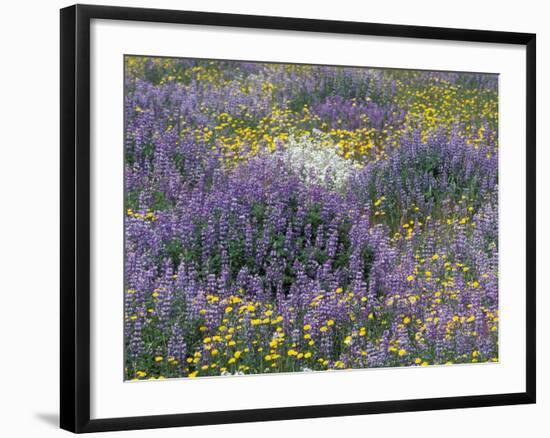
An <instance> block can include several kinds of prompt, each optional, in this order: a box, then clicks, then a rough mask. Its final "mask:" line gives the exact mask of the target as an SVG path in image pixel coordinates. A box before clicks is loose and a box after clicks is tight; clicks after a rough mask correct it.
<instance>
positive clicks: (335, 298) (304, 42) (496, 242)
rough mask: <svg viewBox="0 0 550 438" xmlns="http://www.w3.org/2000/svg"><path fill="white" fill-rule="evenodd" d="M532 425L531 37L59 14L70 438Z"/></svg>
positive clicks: (97, 11) (64, 373)
mask: <svg viewBox="0 0 550 438" xmlns="http://www.w3.org/2000/svg"><path fill="white" fill-rule="evenodd" d="M534 402H535V35H533V34H524V33H511V32H496V31H480V30H462V29H444V28H427V27H418V26H401V25H388V24H371V23H358V22H336V21H325V20H310V19H301V18H282V17H261V16H246V15H231V14H218V13H203V12H184V11H169V10H154V9H137V8H136V9H134V8H117V7H104V6H83V5H76V6H71V7H69V8H65V9H62V10H61V427H62V428H64V429H67V430H70V431H73V432H95V431H109V430H124V429H140V428H155V427H169V426H189V425H201V424H219V423H229V422H246V421H268V420H279V419H295V418H312V417H326V416H344V415H360V414H371V413H382V412H386V413H387V412H403V411H420V410H432V409H449V408H464V407H479V406H496V405H511V404H522V403H534Z"/></svg>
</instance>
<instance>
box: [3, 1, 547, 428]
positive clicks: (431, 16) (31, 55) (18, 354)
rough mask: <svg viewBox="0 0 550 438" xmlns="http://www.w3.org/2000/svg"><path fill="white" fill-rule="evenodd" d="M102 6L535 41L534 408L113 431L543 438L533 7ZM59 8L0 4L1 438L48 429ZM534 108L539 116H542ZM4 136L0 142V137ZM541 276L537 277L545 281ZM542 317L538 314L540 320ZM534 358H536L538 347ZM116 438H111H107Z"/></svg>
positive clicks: (54, 376)
mask: <svg viewBox="0 0 550 438" xmlns="http://www.w3.org/2000/svg"><path fill="white" fill-rule="evenodd" d="M101 3H102V4H112V5H120V6H141V7H158V8H171V9H188V10H204V11H219V12H233V13H243V14H260V15H281V16H300V17H309V18H322V19H339V20H356V21H370V22H380V23H396V24H418V25H428V26H445V27H465V28H474V29H476V28H477V29H493V30H506V31H520V32H535V33H537V38H538V41H537V44H538V71H537V75H538V78H539V79H538V84H537V87H538V105H537V106H538V125H539V126H538V139H537V140H538V145H539V147H538V166H537V167H538V182H537V184H538V195H537V199H538V206H539V207H538V224H539V225H538V262H537V265H538V266H537V269H538V271H539V276H538V305H539V306H538V317H539V324H538V351H539V373H538V382H539V385H538V390H539V397H538V398H539V403H538V404H537V405H534V406H533V405H530V406H515V407H498V408H482V409H466V410H455V411H439V412H423V413H406V414H391V415H371V416H363V417H346V418H336V419H334V418H332V419H316V420H300V421H284V422H271V423H254V424H242V425H223V426H208V427H200V428H188V429H185V430H182V429H168V430H157V431H138V432H124V433H122V434H123V435H124V436H143V437H145V436H155V437H172V436H173V437H175V436H181V435H182V434H183V433H185V434H186V436H188V437H195V436H196V437H198V436H200V437H201V438H202V437H204V438H207V437H214V436H219V435H220V434H223V435H226V436H236V435H239V436H240V437H243V438H244V437H253V436H254V437H255V436H262V437H271V436H284V435H288V436H315V437H319V438H321V437H334V436H338V435H343V436H345V435H348V434H350V435H352V436H383V437H385V438H386V437H388V438H389V437H405V436H421V437H423V438H429V437H446V438H447V437H448V438H451V437H464V436H471V437H477V436H491V437H499V438H500V437H508V436H510V437H512V436H545V435H546V434H548V431H549V430H550V419H549V418H550V415H549V414H550V402H549V401H547V395H548V394H550V379H545V370H544V368H545V367H547V366H548V361H547V359H548V353H549V349H548V347H547V345H546V344H545V341H546V339H549V338H550V337H549V336H548V335H549V333H548V331H549V330H550V324H549V323H548V322H547V321H544V315H545V310H547V307H548V301H546V300H544V297H543V295H544V291H545V289H546V288H547V287H548V284H549V280H548V279H547V276H545V273H546V272H545V271H546V269H548V268H547V265H548V261H549V260H550V256H548V255H545V254H544V253H543V252H544V251H543V249H544V247H546V246H548V244H550V234H549V233H548V232H545V226H544V225H545V219H546V220H549V218H548V215H549V214H550V211H549V209H548V206H547V205H544V204H543V201H544V199H545V194H548V193H550V187H549V186H550V175H548V174H547V175H543V172H544V171H545V170H546V168H547V167H548V166H549V165H550V154H548V153H545V151H544V148H543V145H544V144H545V140H546V139H547V138H548V135H547V133H548V131H547V124H545V123H544V121H545V120H547V118H548V117H549V114H548V105H547V104H546V103H547V102H549V101H550V87H549V86H548V85H546V86H545V81H544V78H545V75H546V76H547V77H548V72H547V68H546V67H547V66H548V47H549V45H550V27H549V26H548V23H547V19H548V17H549V14H548V12H549V10H547V9H548V8H546V6H545V3H546V2H543V1H541V0H538V1H537V0H524V1H521V2H518V1H514V2H507V1H504V0H500V1H484V2H481V1H479V0H477V1H475V0H460V1H457V0H455V1H454V2H452V3H451V2H449V3H447V4H445V3H444V2H441V1H429V0H416V1H410V0H389V1H376V2H374V1H373V2H366V1H363V2H360V1H357V0H338V1H327V0H318V1H315V2H306V1H302V2H298V1H296V0H277V1H271V2H263V3H262V2H258V1H253V0H231V1H228V0H225V1H222V0H202V1H201V0H187V1H175V0H172V1H169V0H156V1H152V0H149V1H145V0H141V1H138V0H134V1H125V0H114V1H109V0H102V1H101ZM69 4H70V2H66V1H59V0H55V1H48V2H45V1H42V2H40V1H35V0H27V1H21V2H9V3H6V4H4V5H3V7H2V12H1V15H0V17H1V18H0V47H1V49H2V51H1V53H2V57H1V58H0V59H1V63H0V87H1V93H0V121H1V124H0V126H1V128H2V135H1V136H0V275H1V276H2V281H1V282H0V296H1V297H2V298H1V299H0V352H1V353H0V378H1V383H0V430H2V435H3V436H7V437H18V436H40V437H49V436H61V435H64V434H65V432H63V431H60V430H58V429H57V421H58V420H57V417H58V414H57V411H58V382H59V379H58V352H59V347H58V335H59V325H58V319H59V311H58V301H59V300H58V289H59V275H58V272H59V242H58V241H59V232H58V228H59V227H58V223H59V195H58V192H59V176H58V175H59V163H58V162H59V146H58V144H59V117H58V112H59V111H58V105H59V97H58V96H59V86H58V83H59V80H58V77H59V68H58V65H59V49H58V47H59V35H58V33H59V18H58V17H59V13H58V9H59V8H61V7H63V6H66V5H69ZM545 104H546V105H545ZM6 133H7V136H6ZM545 277H546V278H545ZM548 310H550V309H548ZM544 347H546V348H544ZM118 435H120V434H118Z"/></svg>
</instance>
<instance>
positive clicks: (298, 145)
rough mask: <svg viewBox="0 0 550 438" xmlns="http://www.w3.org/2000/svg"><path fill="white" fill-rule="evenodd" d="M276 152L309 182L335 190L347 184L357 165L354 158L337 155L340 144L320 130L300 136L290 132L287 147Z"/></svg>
mask: <svg viewBox="0 0 550 438" xmlns="http://www.w3.org/2000/svg"><path fill="white" fill-rule="evenodd" d="M277 154H278V155H279V157H280V158H282V160H283V162H285V163H286V165H287V166H289V168H290V169H291V170H292V171H293V172H294V173H296V175H298V176H299V178H300V179H301V180H302V181H303V182H305V183H306V184H308V185H311V184H315V185H322V186H325V187H327V188H331V189H336V190H342V189H343V188H344V187H345V185H346V183H347V181H348V179H349V177H350V176H351V175H352V173H353V172H354V169H356V168H357V165H356V164H355V165H354V162H353V161H352V160H346V159H345V158H343V157H342V156H340V155H338V152H337V146H336V144H335V143H334V142H333V140H332V139H331V138H330V137H329V136H328V135H326V134H324V133H322V132H320V131H317V130H315V131H314V132H313V133H312V135H305V136H302V137H300V138H295V137H294V136H292V135H291V136H290V137H289V139H288V143H287V144H286V148H285V149H283V150H281V151H279V152H277Z"/></svg>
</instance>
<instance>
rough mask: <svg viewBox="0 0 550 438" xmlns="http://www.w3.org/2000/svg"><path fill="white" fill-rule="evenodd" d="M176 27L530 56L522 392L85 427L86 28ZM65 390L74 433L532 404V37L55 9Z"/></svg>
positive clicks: (66, 417)
mask: <svg viewBox="0 0 550 438" xmlns="http://www.w3.org/2000/svg"><path fill="white" fill-rule="evenodd" d="M92 19H107V20H130V21H142V22H155V23H182V24H195V25H208V26H229V27H241V28H259V29H271V30H295V31H307V32H328V33H334V34H356V35H373V36H385V37H409V38H422V39H438V40H449V41H462V42H487V43H506V44H516V45H521V46H525V47H526V65H525V68H526V78H527V81H526V82H527V87H526V90H525V93H526V94H525V95H526V109H527V113H526V120H527V126H526V133H525V135H526V146H527V151H526V153H527V169H526V170H527V173H526V175H527V182H526V183H527V193H526V203H527V209H526V212H525V213H526V224H527V226H526V242H527V247H526V254H527V259H526V261H525V263H526V273H527V284H526V291H527V297H526V321H527V327H526V335H527V339H526V356H525V363H526V375H525V384H526V386H525V387H526V390H525V392H518V393H508V394H487V395H477V396H460V397H443V398H430V399H415V400H393V401H380V402H366V403H349V404H330V405H315V406H289V407H284V408H273V409H251V410H240V411H223V412H198V413H186V414H175V415H155V416H141V417H130V418H102V419H90V393H91V391H90V359H91V357H90V348H89V346H90V213H91V210H90V22H91V20H92ZM60 24H61V45H60V49H61V65H60V70H61V75H60V76H61V77H60V79H61V81H60V88H61V113H60V122H61V127H60V129H61V156H60V159H61V212H60V213H61V223H60V226H61V230H60V231H61V272H60V276H61V327H60V329H61V349H60V350H61V357H60V359H61V370H60V372H61V374H60V376H61V386H60V399H61V403H60V411H61V413H60V426H61V428H63V429H66V430H69V431H72V432H75V433H82V432H101V431H115V430H128V429H145V428H161V427H174V426H194V425H206V424H221V423H241V422H250V421H270V420H286V419H300V418H314V417H329V416H346V415H364V414H374V413H389V412H405V411H426V410H438V409H455V408H468V407H482V406H499V405H515V404H527V403H535V400H536V395H535V394H536V368H535V363H536V348H535V327H536V321H535V283H536V280H535V279H536V275H535V274H536V272H535V270H536V267H535V265H536V251H535V248H536V247H535V245H536V243H535V239H536V235H535V233H536V231H535V214H536V205H535V202H536V200H535V180H536V174H535V159H536V144H535V139H536V124H535V118H536V114H535V111H536V105H535V94H536V76H535V75H536V73H535V70H536V35H535V34H530V33H515V32H496V31H484V30H466V29H447V28H436V27H423V26H403V25H391V24H375V23H359V22H344V21H328V20H312V19H302V18H287V17H284V18H283V17H265V16H252V15H234V14H221V13H209V12H208V13H207V12H188V11H175V10H158V9H141V8H126V7H107V6H92V5H74V6H70V7H67V8H64V9H61V22H60Z"/></svg>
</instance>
